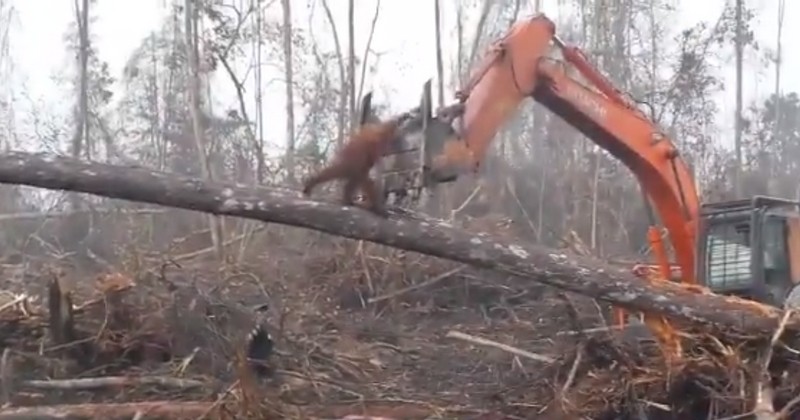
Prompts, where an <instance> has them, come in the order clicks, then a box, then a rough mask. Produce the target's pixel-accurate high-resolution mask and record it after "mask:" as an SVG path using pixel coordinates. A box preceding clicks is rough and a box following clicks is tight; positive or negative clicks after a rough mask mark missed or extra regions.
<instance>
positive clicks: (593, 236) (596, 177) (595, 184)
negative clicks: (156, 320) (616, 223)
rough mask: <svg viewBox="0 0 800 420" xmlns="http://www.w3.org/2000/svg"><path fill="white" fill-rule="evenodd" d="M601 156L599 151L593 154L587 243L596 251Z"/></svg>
mask: <svg viewBox="0 0 800 420" xmlns="http://www.w3.org/2000/svg"><path fill="white" fill-rule="evenodd" d="M601 159H602V156H601V154H600V151H599V150H598V151H597V153H595V154H594V174H593V175H592V218H591V223H592V227H591V231H590V234H589V243H590V244H591V245H590V246H591V248H592V250H593V251H595V252H596V251H597V204H598V203H597V200H598V196H599V191H598V190H599V188H600V160H601Z"/></svg>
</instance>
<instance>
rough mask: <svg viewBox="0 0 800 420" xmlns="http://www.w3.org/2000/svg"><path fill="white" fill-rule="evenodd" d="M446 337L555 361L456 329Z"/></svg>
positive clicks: (546, 360) (551, 359) (536, 358)
mask: <svg viewBox="0 0 800 420" xmlns="http://www.w3.org/2000/svg"><path fill="white" fill-rule="evenodd" d="M447 337H448V338H457V339H459V340H463V341H466V342H469V343H472V344H478V345H481V346H486V347H494V348H496V349H500V350H503V351H505V352H508V353H511V354H515V355H517V356H520V357H524V358H526V359H531V360H536V361H539V362H544V363H553V362H555V359H553V358H550V357H548V356H544V355H541V354H536V353H531V352H529V351H527V350H522V349H519V348H516V347H512V346H509V345H508V344H503V343H498V342H496V341H492V340H487V339H485V338H480V337H475V336H473V335H469V334H464V333H462V332H458V331H450V332H448V333H447Z"/></svg>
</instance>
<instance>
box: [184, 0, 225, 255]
mask: <svg viewBox="0 0 800 420" xmlns="http://www.w3.org/2000/svg"><path fill="white" fill-rule="evenodd" d="M195 1H197V0H186V4H185V7H184V24H185V33H186V56H187V57H188V59H189V68H188V70H189V75H188V77H187V78H188V80H189V113H190V114H191V117H192V131H193V134H194V140H195V145H196V148H197V158H198V160H199V161H200V169H201V171H202V173H203V178H205V179H207V180H209V181H211V180H213V175H212V174H211V168H210V165H209V162H208V155H207V153H206V139H205V125H206V124H205V122H204V121H203V120H204V116H203V113H202V110H201V107H200V95H201V90H200V62H199V57H198V44H199V42H198V41H199V38H200V36H199V34H198V31H197V21H198V20H199V14H198V13H197V10H196V8H195V7H194V6H195ZM208 224H209V228H210V230H211V242H212V244H213V246H214V250H215V251H216V254H217V258H218V259H219V261H220V262H222V261H224V257H225V256H224V253H223V248H222V240H223V239H222V235H223V234H222V226H221V224H220V220H219V219H218V218H217V216H214V215H209V216H208Z"/></svg>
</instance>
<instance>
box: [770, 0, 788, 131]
mask: <svg viewBox="0 0 800 420" xmlns="http://www.w3.org/2000/svg"><path fill="white" fill-rule="evenodd" d="M785 11H786V1H785V0H778V36H777V38H778V39H777V42H776V43H777V48H776V51H775V99H776V101H775V126H774V127H773V130H774V133H773V134H774V136H775V137H777V135H778V126H779V123H780V121H781V101H780V96H781V67H782V66H783V16H784V14H785Z"/></svg>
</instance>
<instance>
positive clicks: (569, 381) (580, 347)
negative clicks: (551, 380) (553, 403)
mask: <svg viewBox="0 0 800 420" xmlns="http://www.w3.org/2000/svg"><path fill="white" fill-rule="evenodd" d="M583 347H584V344H583V343H581V344H580V345H578V351H577V352H576V353H575V361H573V362H572V368H570V370H569V375H567V380H566V381H564V385H563V386H562V387H561V396H562V398H563V396H564V394H566V393H567V390H568V389H569V387H570V386H572V382H573V381H574V380H575V374H576V373H577V372H578V366H579V365H580V364H581V359H583Z"/></svg>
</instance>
